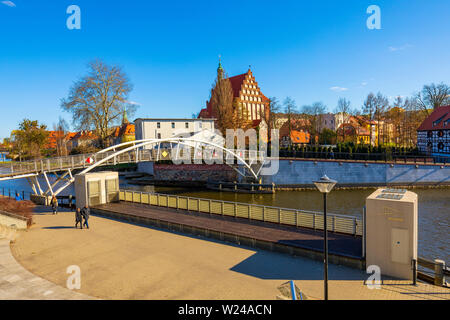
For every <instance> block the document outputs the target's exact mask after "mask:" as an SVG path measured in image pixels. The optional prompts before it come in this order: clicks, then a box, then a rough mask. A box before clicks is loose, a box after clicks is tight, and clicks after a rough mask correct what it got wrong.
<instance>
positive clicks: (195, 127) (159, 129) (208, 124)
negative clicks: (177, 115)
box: [134, 118, 215, 140]
mask: <svg viewBox="0 0 450 320" xmlns="http://www.w3.org/2000/svg"><path fill="white" fill-rule="evenodd" d="M214 120H215V119H141V118H139V119H136V120H135V121H134V123H135V126H136V140H142V139H167V138H173V137H176V136H184V137H188V136H193V135H194V134H195V133H196V132H200V131H203V130H210V131H214Z"/></svg>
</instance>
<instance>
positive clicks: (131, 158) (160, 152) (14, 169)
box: [4, 148, 263, 175]
mask: <svg viewBox="0 0 450 320" xmlns="http://www.w3.org/2000/svg"><path fill="white" fill-rule="evenodd" d="M181 150H182V149H180V154H177V157H178V158H179V159H183V154H182V152H183V151H181ZM199 152H200V153H201V155H200V154H199ZM116 153H117V152H116V151H108V152H101V153H95V154H81V155H73V156H66V157H55V158H46V159H40V160H30V161H21V162H12V163H11V164H8V167H4V168H9V170H10V172H4V173H10V174H14V175H19V174H27V173H39V172H55V171H62V170H67V169H80V168H88V167H89V166H92V165H94V164H96V163H98V162H99V161H102V160H104V159H106V158H107V157H110V156H113V155H115V154H116ZM206 153H208V152H207V151H206ZM236 153H237V154H238V155H239V156H240V157H242V158H243V159H244V160H245V159H254V158H256V157H257V158H256V159H258V160H259V159H263V158H262V157H263V154H262V153H261V152H259V151H258V152H256V153H254V152H252V151H249V150H237V151H236ZM204 155H205V154H204V150H202V151H199V150H198V151H197V153H195V152H191V155H190V156H191V159H196V158H202V157H203V156H204ZM171 156H172V150H171V149H155V148H153V149H137V150H132V151H128V152H125V153H121V154H116V155H115V156H113V157H111V159H109V160H107V161H105V162H104V163H103V164H104V165H116V164H121V163H132V162H140V161H152V160H171V159H172V158H171ZM207 156H208V157H210V159H213V160H214V159H218V158H219V157H220V156H221V155H220V154H215V153H213V151H211V154H209V155H208V154H207ZM260 157H261V158H260ZM89 158H92V161H88V159H89ZM223 159H224V161H225V159H226V156H225V155H223Z"/></svg>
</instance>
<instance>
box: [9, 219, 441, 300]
mask: <svg viewBox="0 0 450 320" xmlns="http://www.w3.org/2000/svg"><path fill="white" fill-rule="evenodd" d="M89 223H90V226H91V228H90V229H89V230H86V229H84V230H80V229H74V228H73V224H74V214H73V212H63V213H60V214H58V215H52V214H50V213H47V212H45V211H44V210H42V212H41V213H40V214H37V215H36V225H34V226H33V227H32V228H31V229H30V230H29V231H27V232H24V233H22V234H21V236H20V237H19V238H18V239H17V240H16V241H15V243H14V244H12V245H11V250H12V253H13V255H14V257H15V259H16V260H17V261H18V262H19V263H20V264H21V265H22V266H24V267H25V268H26V269H27V270H29V271H30V272H32V273H33V274H35V275H37V276H39V277H42V278H45V279H47V280H49V281H51V282H52V283H54V284H57V285H59V286H65V285H66V281H67V276H68V275H67V273H66V269H67V266H69V265H78V266H79V267H80V269H81V283H82V284H81V290H79V291H78V292H80V293H84V294H86V295H89V296H92V297H98V298H104V299H155V300H159V299H169V300H172V299H174V300H178V299H188V300H189V299H193V300H204V299H213V300H224V299H233V300H234V299H238V300H240V299H243V300H248V299H256V300H272V299H276V296H277V295H279V294H280V293H279V291H278V290H277V287H279V286H280V285H281V284H283V283H285V282H286V281H287V280H294V281H295V284H296V285H297V286H298V287H299V288H300V289H301V290H302V292H303V293H304V294H306V296H307V297H308V298H309V299H322V298H323V278H322V277H323V272H322V263H321V262H317V261H313V260H309V259H306V258H300V257H292V256H289V255H286V254H277V253H272V252H266V251H260V250H253V249H248V248H245V247H237V246H234V245H229V244H225V243H222V242H220V241H211V240H205V239H202V238H198V237H190V236H186V235H183V234H178V233H173V232H165V231H161V230H158V229H154V228H148V227H144V226H140V225H135V224H129V223H123V222H118V221H115V220H110V219H105V218H100V217H96V216H92V217H91V219H90V220H89ZM367 276H368V275H367V274H366V273H365V272H363V271H358V270H355V269H350V268H346V267H342V266H336V265H330V268H329V279H330V280H329V298H330V299H339V300H347V299H348V300H355V299H356V300H361V299H368V300H375V299H379V300H391V299H396V300H398V299H407V300H410V299H427V300H428V299H436V300H443V299H449V297H448V294H446V293H448V289H445V288H439V287H435V286H431V285H427V284H423V283H418V286H417V287H414V286H412V285H411V284H410V281H400V280H389V279H386V280H385V281H384V282H383V285H382V286H381V289H380V290H370V289H369V288H368V287H367V286H366V285H365V284H364V281H365V280H366V279H367Z"/></svg>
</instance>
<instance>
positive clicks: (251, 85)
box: [199, 61, 269, 128]
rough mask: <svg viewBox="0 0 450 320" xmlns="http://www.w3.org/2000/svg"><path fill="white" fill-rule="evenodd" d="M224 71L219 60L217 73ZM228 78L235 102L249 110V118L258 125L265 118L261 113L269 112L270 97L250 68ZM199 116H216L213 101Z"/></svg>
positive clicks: (255, 125)
mask: <svg viewBox="0 0 450 320" xmlns="http://www.w3.org/2000/svg"><path fill="white" fill-rule="evenodd" d="M223 72H224V71H223V68H222V64H221V62H220V61H219V67H218V68H217V73H218V75H220V74H223ZM228 79H229V80H230V82H231V87H232V90H233V96H234V99H235V102H237V104H240V105H241V106H242V107H243V108H244V109H246V110H247V117H248V119H247V120H249V121H252V125H253V127H255V128H256V127H258V126H259V125H260V124H261V122H262V121H263V120H264V119H261V114H263V113H267V112H269V99H268V98H267V97H266V96H265V95H264V94H263V93H262V92H261V88H260V87H259V85H258V82H257V81H256V80H255V77H254V76H253V73H252V71H251V70H250V68H249V69H248V71H247V72H246V73H243V74H239V75H237V76H234V77H230V78H228ZM199 118H215V114H214V110H213V107H212V104H211V101H207V102H206V108H204V109H202V110H201V111H200V114H199Z"/></svg>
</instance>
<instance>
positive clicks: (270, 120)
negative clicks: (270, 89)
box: [260, 97, 281, 141]
mask: <svg viewBox="0 0 450 320" xmlns="http://www.w3.org/2000/svg"><path fill="white" fill-rule="evenodd" d="M268 108H269V110H263V109H261V111H260V116H261V119H263V120H264V122H265V123H266V124H267V131H268V132H267V134H268V135H269V136H268V139H269V141H272V137H271V131H272V129H280V128H279V127H280V126H279V124H278V119H279V114H280V111H281V107H280V105H279V103H278V99H277V98H276V97H271V98H270V99H269V105H268Z"/></svg>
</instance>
